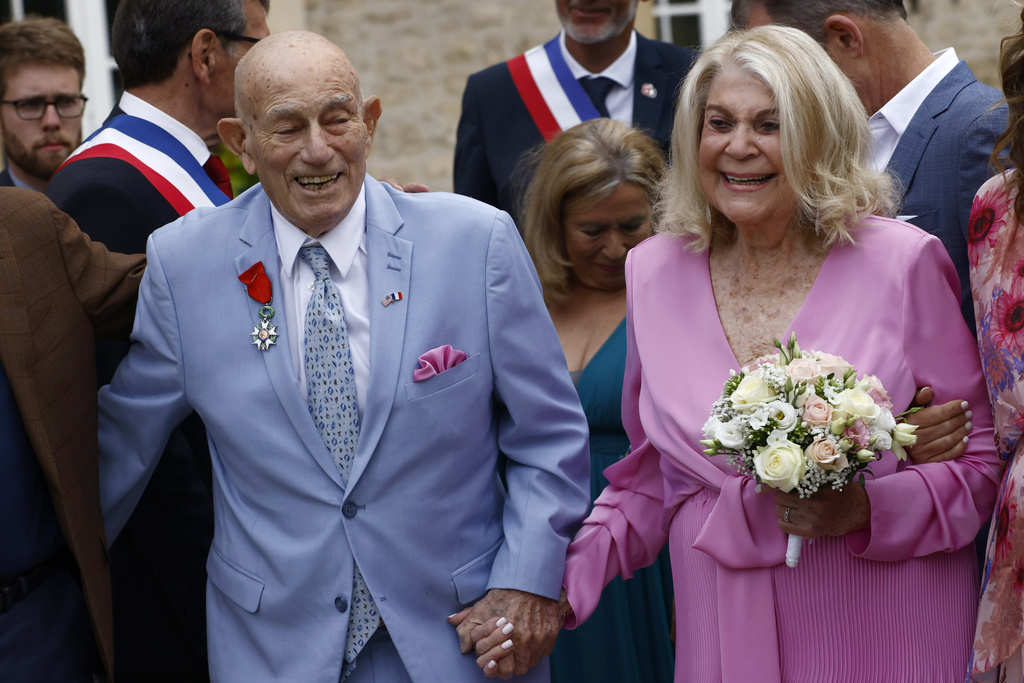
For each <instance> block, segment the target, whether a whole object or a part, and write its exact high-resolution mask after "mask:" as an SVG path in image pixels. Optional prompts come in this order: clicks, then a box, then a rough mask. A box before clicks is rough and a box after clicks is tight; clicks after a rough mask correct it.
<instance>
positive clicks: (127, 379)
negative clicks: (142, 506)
mask: <svg viewBox="0 0 1024 683" xmlns="http://www.w3.org/2000/svg"><path fill="white" fill-rule="evenodd" d="M146 255H147V259H148V265H147V268H146V273H145V275H143V277H142V284H141V286H140V287H139V305H138V308H137V309H136V313H135V329H134V331H133V332H132V342H133V343H132V347H131V351H130V352H129V353H128V356H127V357H126V358H125V359H124V361H123V362H122V363H121V365H120V367H119V368H118V370H117V373H116V374H115V375H114V379H113V381H112V382H111V384H109V385H107V386H105V387H103V388H102V389H101V390H100V394H99V445H100V458H99V469H100V504H101V506H102V509H103V518H104V525H105V527H106V532H107V542H108V543H113V542H114V539H115V538H116V537H117V534H118V533H119V532H120V531H121V528H122V527H123V526H124V525H125V523H126V522H127V521H128V517H129V516H130V515H131V513H132V510H134V509H135V505H136V504H137V503H138V501H139V497H140V496H141V495H142V492H143V490H144V489H145V488H146V484H147V483H148V482H149V478H150V476H151V475H152V474H153V470H154V469H155V468H156V465H157V462H159V460H160V455H161V454H162V453H163V450H164V446H165V445H166V443H167V438H168V436H169V434H170V433H171V430H172V429H173V428H174V427H175V426H176V425H178V424H179V423H180V422H181V421H182V420H183V419H184V418H185V416H186V415H188V414H189V412H190V411H191V410H192V409H191V407H190V406H189V404H188V400H187V398H186V396H185V379H184V373H183V368H182V362H181V342H180V337H179V333H178V325H177V316H176V314H175V305H174V299H173V297H172V295H171V291H170V287H169V285H168V282H167V278H166V276H165V274H164V270H163V266H162V264H161V262H160V257H159V255H158V254H157V250H156V247H155V245H154V240H153V238H152V237H150V239H149V244H148V246H147V249H146Z"/></svg>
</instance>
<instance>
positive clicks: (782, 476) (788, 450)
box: [754, 441, 807, 493]
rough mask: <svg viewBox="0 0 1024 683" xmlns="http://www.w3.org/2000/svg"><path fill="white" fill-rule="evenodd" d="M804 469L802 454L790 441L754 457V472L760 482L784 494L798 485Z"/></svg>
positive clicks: (777, 444) (778, 444) (769, 448)
mask: <svg viewBox="0 0 1024 683" xmlns="http://www.w3.org/2000/svg"><path fill="white" fill-rule="evenodd" d="M806 469H807V466H806V464H805V463H804V453H803V451H802V450H800V447H799V446H797V445H796V444H795V443H793V442H792V441H780V442H778V443H775V444H773V445H771V446H768V447H767V448H765V449H764V450H763V451H761V452H760V453H758V454H757V455H755V456H754V470H755V471H756V472H757V476H759V477H760V478H761V481H762V482H763V483H765V484H767V485H768V486H771V487H773V488H777V489H779V490H780V491H782V492H784V493H789V492H790V491H792V490H793V489H794V488H795V487H796V485H797V484H798V483H800V479H801V478H803V476H804V472H805V471H806Z"/></svg>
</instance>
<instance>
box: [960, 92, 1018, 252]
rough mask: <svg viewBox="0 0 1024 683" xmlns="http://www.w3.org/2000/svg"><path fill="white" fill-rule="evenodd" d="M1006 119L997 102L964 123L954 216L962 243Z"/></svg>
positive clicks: (989, 174) (993, 172) (990, 174)
mask: <svg viewBox="0 0 1024 683" xmlns="http://www.w3.org/2000/svg"><path fill="white" fill-rule="evenodd" d="M1006 120H1007V109H1006V105H1005V104H1000V105H999V106H998V107H995V106H993V107H989V108H987V109H985V111H983V112H982V113H981V115H979V116H978V117H977V118H976V119H974V120H973V121H971V122H970V124H968V125H967V127H966V131H965V135H964V144H963V145H961V146H960V149H961V151H962V154H961V156H960V160H959V163H958V164H957V169H958V180H957V185H958V187H957V220H958V221H959V224H960V232H961V233H962V234H963V238H964V242H965V243H966V242H967V232H968V227H969V225H968V224H969V223H970V217H971V206H972V205H973V204H974V195H975V194H977V192H978V189H979V188H981V186H982V184H984V182H985V181H986V180H988V179H989V178H991V177H992V176H993V175H995V170H994V169H993V168H992V165H991V164H990V163H989V157H990V156H991V155H992V150H993V149H994V148H995V143H996V138H998V137H999V135H1000V134H1002V132H1003V131H1004V130H1005V129H1006Z"/></svg>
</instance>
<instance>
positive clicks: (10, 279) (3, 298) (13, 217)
mask: <svg viewBox="0 0 1024 683" xmlns="http://www.w3.org/2000/svg"><path fill="white" fill-rule="evenodd" d="M144 267H145V257H144V256H143V255H135V256H126V255H123V254H115V253H111V252H108V251H107V250H106V248H104V247H103V245H101V244H99V243H98V242H92V241H90V240H89V238H88V236H86V235H85V234H84V233H82V232H80V231H79V229H78V227H77V226H76V225H75V223H74V221H72V220H71V219H70V218H68V217H67V216H66V215H65V214H63V213H61V212H60V211H58V210H57V209H56V207H54V206H53V204H51V203H50V201H49V200H48V199H46V197H44V196H43V195H42V194H41V193H38V192H32V191H29V190H22V189H16V188H0V362H2V363H3V368H4V370H5V371H6V373H7V377H8V379H9V380H10V383H11V388H12V390H13V391H14V396H15V399H16V401H17V404H18V409H19V411H20V412H21V416H22V420H23V421H24V424H25V429H26V431H27V432H28V436H29V440H30V441H31V444H32V448H33V450H34V451H35V454H36V457H37V458H38V459H39V464H40V466H41V467H42V470H43V474H44V475H45V477H46V482H47V485H48V486H49V489H50V495H51V496H52V498H53V504H54V508H55V509H56V512H57V519H58V520H59V522H60V526H61V530H62V531H63V533H64V538H65V539H66V541H67V545H68V548H69V549H70V551H71V554H72V556H73V557H74V559H75V562H76V563H77V565H78V569H79V572H80V574H81V580H82V586H83V589H84V591H85V599H86V603H87V604H88V607H89V615H90V617H91V619H92V625H93V631H94V634H95V638H96V643H97V646H98V647H99V651H100V654H101V656H102V659H103V664H104V666H105V668H106V670H107V672H108V675H109V674H111V673H112V672H113V661H114V658H113V623H112V617H111V603H110V570H109V565H108V560H107V542H106V539H105V537H104V533H103V518H102V516H101V513H100V499H99V477H98V472H97V442H96V370H95V360H94V355H95V354H94V341H95V337H97V336H100V337H116V338H124V339H126V338H127V337H128V335H129V334H130V332H131V327H132V321H133V318H134V314H135V302H136V298H137V295H138V287H139V281H140V280H141V278H142V272H143V270H144ZM108 680H109V679H108Z"/></svg>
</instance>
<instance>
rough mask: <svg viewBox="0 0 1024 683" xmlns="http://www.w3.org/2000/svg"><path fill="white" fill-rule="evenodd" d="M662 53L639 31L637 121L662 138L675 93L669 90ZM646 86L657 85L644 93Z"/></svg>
mask: <svg viewBox="0 0 1024 683" xmlns="http://www.w3.org/2000/svg"><path fill="white" fill-rule="evenodd" d="M660 67H661V57H660V56H659V55H658V52H657V50H655V49H654V45H653V44H652V43H651V41H650V40H648V39H647V38H644V37H643V36H641V35H639V34H637V37H636V70H635V71H634V74H633V121H634V122H635V123H636V125H637V127H638V128H641V129H645V130H648V131H650V132H651V134H652V135H653V136H654V137H655V139H657V138H658V134H659V131H660V130H661V128H662V122H663V121H664V120H665V117H668V119H669V120H671V117H672V114H673V112H672V93H671V92H669V90H670V88H669V85H668V74H666V73H665V72H664V71H662V70H661V68H660ZM644 86H653V88H654V91H653V94H654V97H651V96H650V94H651V91H650V90H649V89H648V94H647V95H645V94H643V92H642V91H643V90H644Z"/></svg>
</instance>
